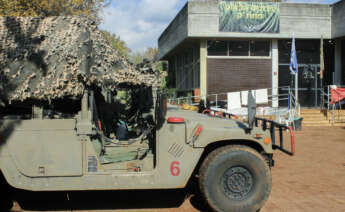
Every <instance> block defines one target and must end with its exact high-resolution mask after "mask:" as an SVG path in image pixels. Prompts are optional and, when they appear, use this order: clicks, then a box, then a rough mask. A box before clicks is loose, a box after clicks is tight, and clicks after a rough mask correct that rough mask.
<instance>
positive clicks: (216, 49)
mask: <svg viewBox="0 0 345 212" xmlns="http://www.w3.org/2000/svg"><path fill="white" fill-rule="evenodd" d="M207 46H208V47H207V49H208V55H210V56H227V55H228V42H227V41H208V42H207Z"/></svg>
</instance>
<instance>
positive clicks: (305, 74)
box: [158, 0, 345, 107]
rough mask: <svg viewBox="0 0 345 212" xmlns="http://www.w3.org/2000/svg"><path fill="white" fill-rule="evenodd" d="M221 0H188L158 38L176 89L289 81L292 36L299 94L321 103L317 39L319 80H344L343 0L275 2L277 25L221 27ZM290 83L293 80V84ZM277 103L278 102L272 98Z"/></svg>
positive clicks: (207, 90)
mask: <svg viewBox="0 0 345 212" xmlns="http://www.w3.org/2000/svg"><path fill="white" fill-rule="evenodd" d="M220 2H221V1H215V0H212V1H211V0H204V1H189V2H188V3H187V4H186V5H185V6H184V8H183V9H182V10H181V11H180V12H179V13H178V15H177V16H176V17H175V19H174V20H173V21H172V22H171V23H170V24H169V26H168V27H167V28H166V29H165V31H164V32H163V33H162V35H161V36H160V38H159V41H158V46H159V58H160V59H161V60H167V61H168V62H169V78H170V80H171V81H172V82H173V83H174V84H175V85H176V88H177V91H178V92H180V93H184V92H191V91H193V90H194V89H200V92H201V95H207V94H215V93H222V92H230V91H240V90H246V89H259V88H272V94H278V93H279V92H282V91H280V90H279V89H278V88H279V87H283V86H290V85H293V78H292V77H291V74H290V71H289V63H290V49H291V38H292V35H293V34H294V36H295V38H296V49H297V56H298V62H299V82H298V83H299V96H300V98H299V100H300V103H301V105H302V106H305V107H315V106H318V105H319V104H320V100H319V91H318V89H319V88H320V87H321V82H320V73H319V72H320V43H321V42H320V39H321V37H323V39H324V55H325V74H324V79H323V85H330V84H338V85H341V84H345V0H341V1H340V2H338V3H336V4H333V5H321V4H293V3H278V7H279V14H280V29H279V32H276V33H267V32H254V33H253V32H250V33H246V32H223V31H220V10H219V4H220ZM292 87H293V86H292ZM273 106H278V102H277V101H275V102H273Z"/></svg>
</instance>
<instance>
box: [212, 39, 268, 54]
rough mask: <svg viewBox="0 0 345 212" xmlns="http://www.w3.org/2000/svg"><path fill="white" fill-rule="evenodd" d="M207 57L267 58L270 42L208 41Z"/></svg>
mask: <svg viewBox="0 0 345 212" xmlns="http://www.w3.org/2000/svg"><path fill="white" fill-rule="evenodd" d="M207 51H208V56H230V57H269V56H271V42H270V41H268V40H231V41H208V47H207Z"/></svg>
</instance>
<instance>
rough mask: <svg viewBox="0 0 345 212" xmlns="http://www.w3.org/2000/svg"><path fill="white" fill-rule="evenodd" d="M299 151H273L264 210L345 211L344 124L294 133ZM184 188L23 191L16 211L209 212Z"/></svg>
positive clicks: (305, 129)
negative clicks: (114, 190) (292, 154)
mask: <svg viewBox="0 0 345 212" xmlns="http://www.w3.org/2000/svg"><path fill="white" fill-rule="evenodd" d="M296 150H297V154H296V156H295V157H290V156H287V155H285V154H283V153H281V152H277V153H276V154H275V161H276V166H275V167H274V168H273V169H272V176H273V187H272V193H271V196H270V198H269V200H268V201H267V203H266V204H265V206H264V207H263V209H262V210H261V212H271V211H277V212H280V211H289V212H290V211H296V212H308V211H312V212H319V211H320V212H321V211H324V212H329V211H332V212H338V211H339V212H343V211H345V128H317V127H314V128H304V129H303V131H300V132H296ZM186 193H187V191H186V190H171V191H140V192H77V193H70V194H69V196H68V198H69V199H70V201H67V197H66V193H32V192H22V193H20V194H17V196H18V199H21V200H19V203H20V206H19V204H18V203H15V205H14V207H13V209H12V211H13V212H24V211H71V208H72V209H73V210H72V211H83V212H85V211H93V212H110V211H116V212H134V211H135V212H137V211H139V212H181V211H182V212H187V211H190V212H193V211H195V212H196V211H208V210H207V207H206V206H205V204H204V203H203V201H202V199H201V198H200V197H199V195H198V194H194V195H193V194H192V195H187V194H186ZM21 208H24V209H25V210H23V209H21Z"/></svg>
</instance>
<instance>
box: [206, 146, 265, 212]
mask: <svg viewBox="0 0 345 212" xmlns="http://www.w3.org/2000/svg"><path fill="white" fill-rule="evenodd" d="M199 175H200V178H199V186H200V190H201V192H202V194H203V196H204V198H205V199H206V201H207V202H208V204H209V205H210V207H211V208H212V209H213V210H215V211H219V212H220V211H224V212H225V211H226V212H230V211H231V212H232V211H235V212H242V211H243V212H251V211H258V210H260V208H261V207H262V206H263V204H264V203H265V202H266V200H267V199H268V197H269V194H270V192H271V187H272V177H271V172H270V168H269V166H268V164H267V163H266V161H265V159H264V158H263V157H262V156H261V155H260V154H259V153H258V152H257V151H255V150H254V149H252V148H250V147H246V146H240V145H231V146H225V147H222V148H219V149H216V150H214V151H213V152H212V153H211V154H209V155H208V156H207V157H206V159H205V161H204V162H203V164H202V165H201V168H200V173H199Z"/></svg>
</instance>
